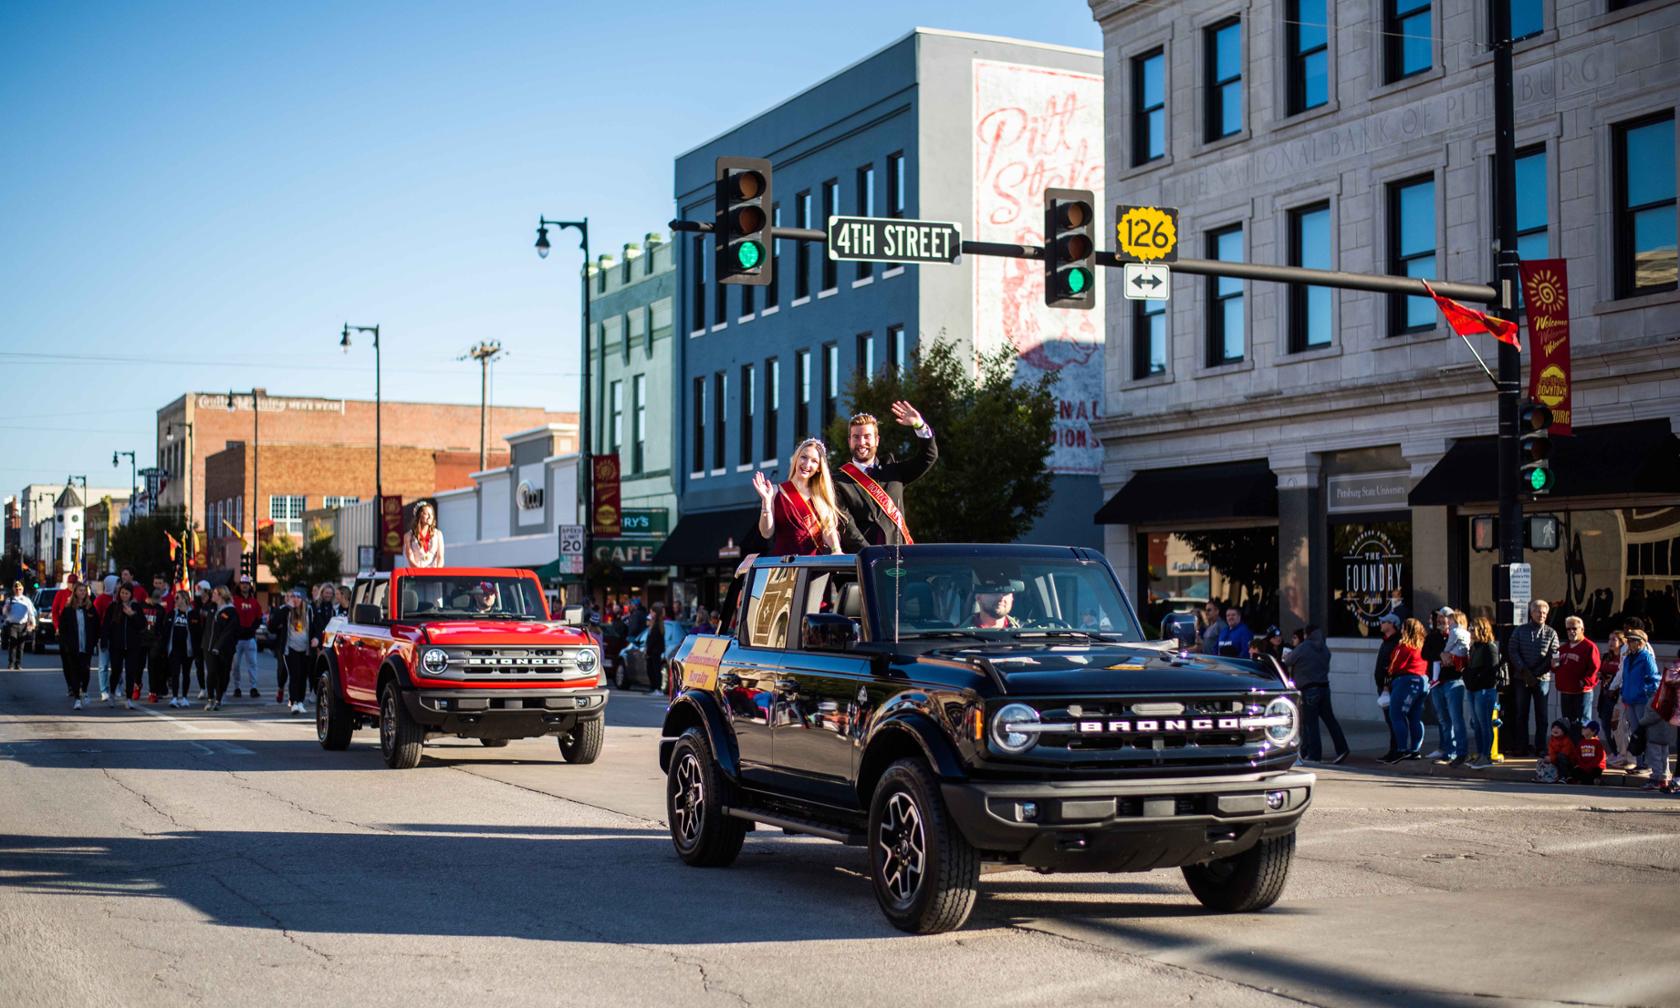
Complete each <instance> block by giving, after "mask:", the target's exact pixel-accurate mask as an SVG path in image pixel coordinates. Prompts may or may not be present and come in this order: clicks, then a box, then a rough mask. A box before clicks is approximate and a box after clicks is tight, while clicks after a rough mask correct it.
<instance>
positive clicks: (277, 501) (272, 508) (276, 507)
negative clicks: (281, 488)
mask: <svg viewBox="0 0 1680 1008" xmlns="http://www.w3.org/2000/svg"><path fill="white" fill-rule="evenodd" d="M303 502H304V497H303V495H302V494H295V495H291V494H281V495H278V496H271V497H269V498H268V519H269V521H271V522H273V523H274V531H276V532H284V533H286V534H287V535H302V534H303Z"/></svg>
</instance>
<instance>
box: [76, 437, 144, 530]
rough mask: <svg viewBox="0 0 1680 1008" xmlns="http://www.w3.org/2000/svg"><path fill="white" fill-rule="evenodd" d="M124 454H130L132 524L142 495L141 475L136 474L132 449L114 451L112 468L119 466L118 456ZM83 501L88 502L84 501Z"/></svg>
mask: <svg viewBox="0 0 1680 1008" xmlns="http://www.w3.org/2000/svg"><path fill="white" fill-rule="evenodd" d="M122 455H127V456H128V521H129V523H130V524H132V523H133V521H134V509H135V507H136V506H138V505H139V503H140V502H139V500H138V499H137V498H138V497H139V496H140V477H139V476H138V475H136V470H135V468H134V453H133V452H131V451H114V452H112V453H111V468H112V469H115V468H116V467H117V458H118V457H119V456H122ZM83 503H86V502H85V501H84V502H83Z"/></svg>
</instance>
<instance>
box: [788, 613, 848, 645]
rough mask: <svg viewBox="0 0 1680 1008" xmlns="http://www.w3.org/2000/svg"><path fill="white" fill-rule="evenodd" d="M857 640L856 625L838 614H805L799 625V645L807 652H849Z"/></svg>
mask: <svg viewBox="0 0 1680 1008" xmlns="http://www.w3.org/2000/svg"><path fill="white" fill-rule="evenodd" d="M857 639H858V628H857V624H856V623H853V622H852V621H851V619H850V618H849V617H846V616H842V615H840V614H839V613H825V612H818V613H806V614H805V621H804V622H803V623H802V624H800V633H799V643H800V646H801V647H803V648H804V649H805V650H807V651H850V650H851V649H852V645H853V644H856V643H857Z"/></svg>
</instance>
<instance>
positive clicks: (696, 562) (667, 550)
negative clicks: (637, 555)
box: [653, 506, 764, 567]
mask: <svg viewBox="0 0 1680 1008" xmlns="http://www.w3.org/2000/svg"><path fill="white" fill-rule="evenodd" d="M731 543H733V548H734V550H735V551H736V552H731V546H730V544H731ZM763 544H764V540H763V538H762V537H760V536H759V534H758V508H757V507H756V506H754V507H744V508H729V509H727V510H724V511H700V512H695V513H691V514H685V515H683V516H682V518H680V519H679V520H678V521H677V527H676V528H674V529H672V530H671V535H670V536H669V537H668V538H667V539H666V540H665V544H664V545H663V546H661V547H659V552H657V553H655V554H654V555H653V562H654V565H655V566H658V567H716V566H718V565H719V564H728V565H731V566H732V565H734V564H735V563H736V562H738V561H739V560H740V559H741V557H743V556H745V555H746V554H748V553H757V552H760V547H761V546H763ZM719 550H723V551H725V555H719V553H718V551H719Z"/></svg>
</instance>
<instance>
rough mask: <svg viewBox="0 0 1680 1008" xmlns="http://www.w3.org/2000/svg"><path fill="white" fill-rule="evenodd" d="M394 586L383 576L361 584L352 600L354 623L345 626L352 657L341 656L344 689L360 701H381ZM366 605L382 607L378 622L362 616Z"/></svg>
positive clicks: (351, 697)
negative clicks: (381, 664)
mask: <svg viewBox="0 0 1680 1008" xmlns="http://www.w3.org/2000/svg"><path fill="white" fill-rule="evenodd" d="M390 587H391V583H390V582H389V581H387V580H385V579H383V578H381V579H379V580H375V581H366V582H363V583H362V584H361V585H360V586H358V588H357V591H356V594H355V596H354V598H353V599H352V602H353V604H352V606H351V611H350V625H349V626H348V627H346V628H345V634H344V637H345V638H346V643H347V644H348V647H347V649H346V650H347V652H348V660H347V661H346V660H345V657H346V656H345V654H342V653H341V654H340V656H339V658H340V672H342V673H343V675H344V692H345V694H346V695H347V696H348V697H349V698H350V699H351V700H354V701H356V702H358V703H365V704H373V705H377V704H378V703H379V696H378V693H377V690H378V686H379V661H380V659H381V658H382V657H383V656H384V654H385V645H386V643H387V642H388V641H389V639H390V629H389V628H388V627H387V626H386V625H385V621H386V620H388V619H389V618H390V617H389V614H390V597H389V595H390ZM364 606H374V607H377V608H378V610H379V613H380V619H379V621H378V622H365V621H363V620H361V619H359V618H358V617H359V616H360V615H361V611H362V609H363V607H364ZM345 666H348V667H345Z"/></svg>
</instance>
